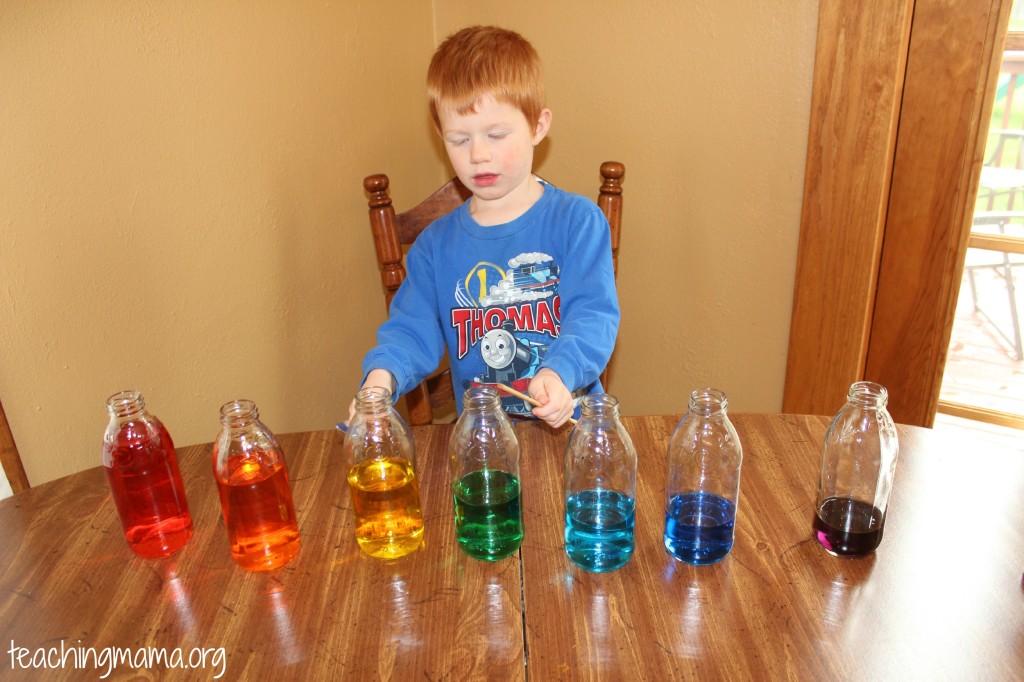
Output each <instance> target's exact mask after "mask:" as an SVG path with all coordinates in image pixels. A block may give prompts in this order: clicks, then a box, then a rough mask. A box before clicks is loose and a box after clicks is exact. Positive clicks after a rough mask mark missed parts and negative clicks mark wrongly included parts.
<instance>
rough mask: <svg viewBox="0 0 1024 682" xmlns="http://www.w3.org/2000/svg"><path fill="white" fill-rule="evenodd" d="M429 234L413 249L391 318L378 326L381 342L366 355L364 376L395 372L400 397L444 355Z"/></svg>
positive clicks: (389, 314) (414, 244) (392, 308)
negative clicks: (373, 372) (372, 371)
mask: <svg viewBox="0 0 1024 682" xmlns="http://www.w3.org/2000/svg"><path fill="white" fill-rule="evenodd" d="M425 236H426V235H420V237H419V238H418V239H417V240H416V241H415V242H413V245H412V247H411V248H410V249H409V254H408V255H407V256H406V259H405V264H406V278H405V281H404V282H402V285H401V286H400V287H399V288H398V291H397V292H396V293H395V297H394V298H393V299H391V307H390V308H389V310H388V319H387V321H386V322H384V324H382V325H381V326H380V328H379V329H378V330H377V345H376V346H375V347H374V348H373V349H371V350H370V352H369V353H367V354H366V357H365V358H364V359H363V376H365V375H366V373H368V372H369V371H370V370H371V369H386V370H387V371H389V372H391V374H392V376H394V377H395V382H396V384H397V388H396V395H395V397H396V398H397V397H398V396H400V395H404V394H405V393H408V392H409V391H411V390H412V389H413V388H415V387H416V386H417V385H418V384H419V383H420V382H421V381H423V380H424V379H425V378H426V377H427V376H428V375H429V374H430V373H431V372H433V371H434V370H435V369H437V366H438V364H439V363H440V362H441V358H442V357H443V355H444V335H443V333H442V331H441V328H440V323H439V319H440V318H439V315H438V310H437V294H436V291H435V289H436V286H435V281H434V276H433V273H434V268H433V265H432V256H431V249H430V248H429V244H428V242H429V241H430V240H429V239H424V237H425Z"/></svg>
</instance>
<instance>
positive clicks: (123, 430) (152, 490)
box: [103, 391, 192, 559]
mask: <svg viewBox="0 0 1024 682" xmlns="http://www.w3.org/2000/svg"><path fill="white" fill-rule="evenodd" d="M107 412H108V413H109V414H110V421H109V423H108V424H107V430H106V432H105V433H104V434H103V468H104V469H105V470H106V472H107V480H108V481H110V492H111V495H112V497H113V498H114V505H115V506H116V507H117V513H118V515H119V516H120V517H121V526H122V527H123V528H124V539H125V540H126V541H127V542H128V546H129V547H130V548H131V550H132V551H133V552H135V553H136V554H138V555H139V556H141V557H145V558H147V559H155V558H158V557H165V556H168V555H170V554H173V553H174V552H176V551H178V550H179V549H181V548H182V547H183V546H184V545H185V543H186V542H188V539H189V538H190V537H192V517H191V516H190V515H189V513H188V500H187V499H186V498H185V486H184V485H183V484H182V482H181V472H180V470H179V469H178V458H177V457H176V456H175V453H174V443H173V441H171V434H169V433H167V429H166V428H164V425H163V424H162V423H161V422H160V420H159V419H157V418H156V417H155V416H153V415H151V414H150V413H149V412H148V411H147V410H146V401H145V400H143V398H142V394H141V393H139V392H138V391H121V392H119V393H115V394H114V395H112V396H110V397H109V398H108V399H107Z"/></svg>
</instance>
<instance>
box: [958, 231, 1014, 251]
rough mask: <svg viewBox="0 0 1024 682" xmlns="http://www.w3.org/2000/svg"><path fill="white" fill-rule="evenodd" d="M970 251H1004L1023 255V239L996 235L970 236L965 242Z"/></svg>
mask: <svg viewBox="0 0 1024 682" xmlns="http://www.w3.org/2000/svg"><path fill="white" fill-rule="evenodd" d="M967 246H968V247H970V248H972V249H985V250H986V251H1005V252H1006V253H1019V254H1024V239H1022V238H1021V237H1009V236H1005V235H996V234H972V235H971V236H970V238H969V239H968V240H967Z"/></svg>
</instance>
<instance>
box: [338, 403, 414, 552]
mask: <svg viewBox="0 0 1024 682" xmlns="http://www.w3.org/2000/svg"><path fill="white" fill-rule="evenodd" d="M415 451H416V446H415V441H414V440H413V437H412V432H411V431H409V427H408V426H407V425H406V423H405V421H404V420H403V419H402V417H401V415H399V414H398V412H396V411H395V409H394V407H393V406H392V402H391V392H390V391H388V390H387V389H385V388H378V387H371V388H364V389H361V390H360V391H359V392H358V393H356V413H355V417H354V418H353V419H352V421H351V423H349V425H348V431H347V433H346V434H345V449H344V457H345V459H344V461H345V465H346V466H348V467H349V470H348V485H349V489H350V490H351V491H352V506H353V507H354V508H355V513H356V542H358V543H359V547H360V548H361V549H362V550H363V551H364V552H366V553H367V554H369V555H370V556H372V557H377V558H379V559H396V558H398V557H401V556H405V555H406V554H409V553H410V552H413V551H415V550H416V549H417V548H418V547H419V546H420V545H421V544H422V543H423V512H422V511H421V508H420V484H419V477H418V476H417V475H416V452H415Z"/></svg>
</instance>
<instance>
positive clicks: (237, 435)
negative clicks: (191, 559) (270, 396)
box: [213, 400, 299, 571]
mask: <svg viewBox="0 0 1024 682" xmlns="http://www.w3.org/2000/svg"><path fill="white" fill-rule="evenodd" d="M259 417H260V413H259V410H257V409H256V403H254V402H253V401H251V400H233V401H231V402H228V403H224V405H222V406H221V408H220V424H221V429H220V434H219V435H218V436H217V440H216V441H215V442H214V444H213V476H214V478H215V479H216V481H217V491H218V492H219V493H220V507H221V511H222V512H223V513H224V525H225V526H226V527H227V529H228V543H229V544H230V545H231V556H232V558H233V559H234V560H235V562H236V563H237V564H238V565H239V566H241V567H242V568H244V569H245V570H247V571H272V570H274V569H277V568H281V567H282V566H284V565H285V564H287V563H288V562H289V561H291V560H292V559H294V558H295V556H296V555H297V554H298V553H299V525H298V522H297V521H296V518H295V505H294V503H293V502H292V489H291V486H290V485H289V484H288V469H287V467H286V466H285V461H284V451H283V450H281V446H280V445H278V444H277V440H276V439H275V438H274V434H272V433H271V432H270V429H268V428H267V427H266V426H264V425H263V423H262V422H261V421H260V419H259Z"/></svg>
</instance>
